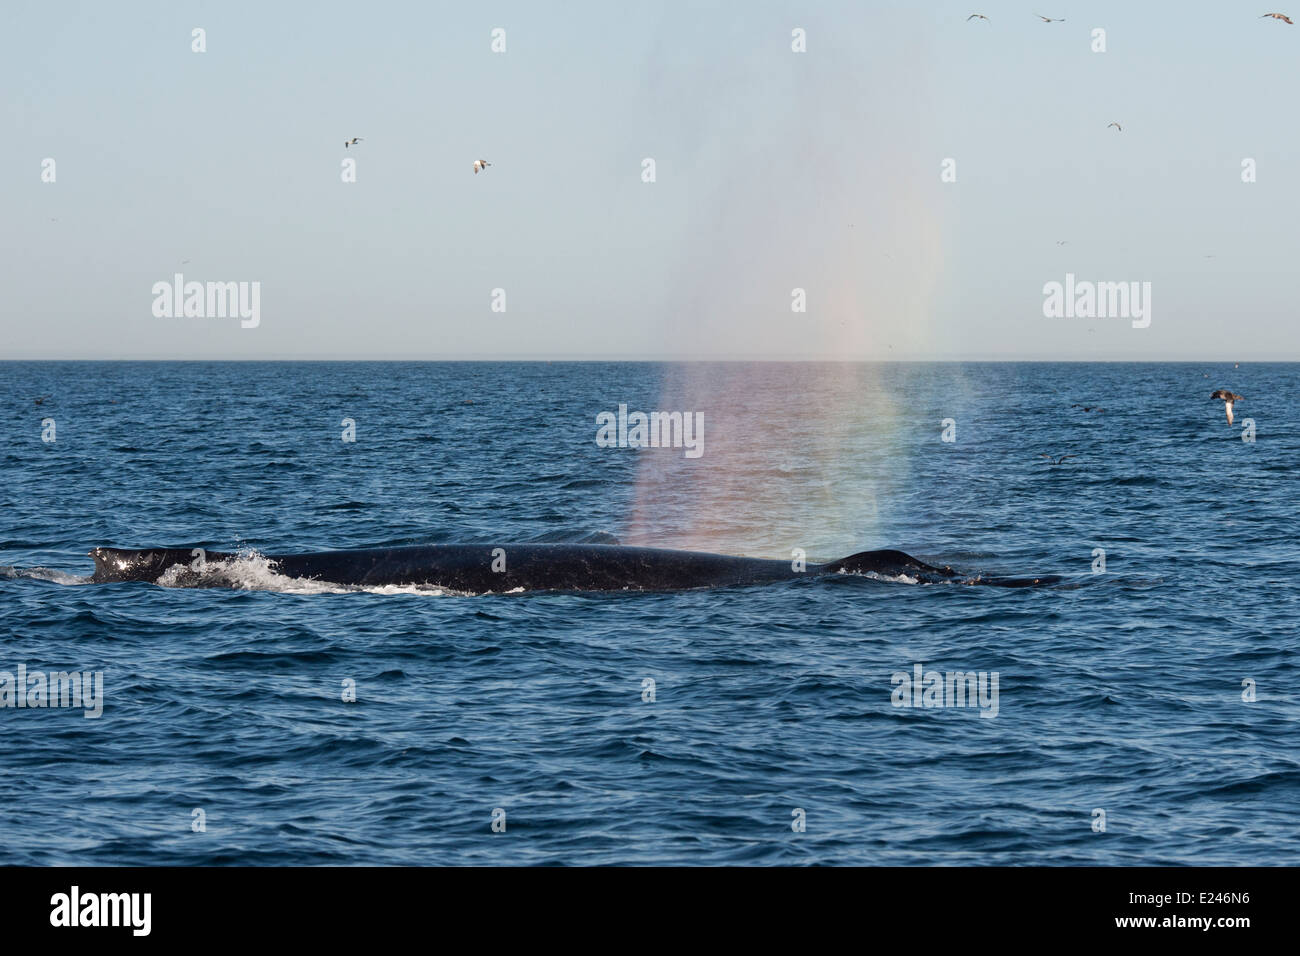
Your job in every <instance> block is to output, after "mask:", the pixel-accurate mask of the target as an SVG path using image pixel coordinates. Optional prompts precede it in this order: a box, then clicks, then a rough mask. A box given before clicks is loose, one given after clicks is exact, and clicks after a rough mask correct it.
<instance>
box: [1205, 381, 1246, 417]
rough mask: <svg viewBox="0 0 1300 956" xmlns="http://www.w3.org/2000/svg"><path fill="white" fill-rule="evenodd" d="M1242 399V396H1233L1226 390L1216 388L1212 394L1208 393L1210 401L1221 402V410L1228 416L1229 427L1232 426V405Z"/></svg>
mask: <svg viewBox="0 0 1300 956" xmlns="http://www.w3.org/2000/svg"><path fill="white" fill-rule="evenodd" d="M1244 397H1245V396H1242V395H1234V394H1232V392H1230V391H1228V390H1227V389H1226V388H1216V389H1215V390H1214V391H1213V392H1211V393H1210V400H1211V401H1213V400H1214V399H1218V400H1219V401H1221V402H1223V410H1224V411H1225V412H1226V413H1227V415H1228V424H1229V425H1231V424H1232V403H1233V402H1240V401H1242V400H1243V399H1244Z"/></svg>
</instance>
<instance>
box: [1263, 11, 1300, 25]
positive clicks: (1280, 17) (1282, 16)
mask: <svg viewBox="0 0 1300 956" xmlns="http://www.w3.org/2000/svg"><path fill="white" fill-rule="evenodd" d="M1264 17H1272V18H1273V19H1274V20H1281V21H1282V22H1283V23H1292V24H1293V23H1294V22H1295V21H1293V20H1292V19H1291V18H1290V17H1288V16H1287V15H1286V14H1285V13H1266V14H1264ZM1264 17H1260V19H1261V20H1263V19H1264Z"/></svg>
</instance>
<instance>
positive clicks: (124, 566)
mask: <svg viewBox="0 0 1300 956" xmlns="http://www.w3.org/2000/svg"><path fill="white" fill-rule="evenodd" d="M196 550H197V549H194V548H147V549H144V550H138V551H136V550H130V549H127V548H95V550H93V551H91V552H90V556H91V557H92V558H94V559H95V573H94V575H92V576H91V580H92V581H94V582H96V583H106V582H111V581H157V580H158V578H160V577H161V576H162V575H163V574H164V573H165V572H166V571H167V569H168V568H170V567H172V566H173V565H177V564H182V565H191V564H193V562H194V561H195V560H197V559H198V558H199V557H200V556H201V555H202V552H201V551H199V553H198V554H197V555H196V554H195V551H196Z"/></svg>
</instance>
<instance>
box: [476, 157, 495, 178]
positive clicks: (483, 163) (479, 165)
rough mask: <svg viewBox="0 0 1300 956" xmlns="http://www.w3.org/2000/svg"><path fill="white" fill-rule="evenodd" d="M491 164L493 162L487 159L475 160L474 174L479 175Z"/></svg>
mask: <svg viewBox="0 0 1300 956" xmlns="http://www.w3.org/2000/svg"><path fill="white" fill-rule="evenodd" d="M491 165H492V164H491V163H489V162H488V161H487V160H486V159H476V160H474V175H475V176H477V175H478V174H479V173H480V172H481V171H482V170H485V169H487V168H488V167H489V166H491Z"/></svg>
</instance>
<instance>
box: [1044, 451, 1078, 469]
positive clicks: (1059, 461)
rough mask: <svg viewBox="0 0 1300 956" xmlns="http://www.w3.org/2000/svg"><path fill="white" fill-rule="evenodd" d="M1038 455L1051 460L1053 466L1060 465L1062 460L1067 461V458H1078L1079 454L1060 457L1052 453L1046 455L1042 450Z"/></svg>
mask: <svg viewBox="0 0 1300 956" xmlns="http://www.w3.org/2000/svg"><path fill="white" fill-rule="evenodd" d="M1038 457H1039V458H1046V459H1047V460H1048V461H1050V462H1051V463H1052V465H1053V466H1055V465H1059V464H1060V463H1061V462H1063V461H1065V460H1066V459H1067V458H1078V457H1079V456H1078V455H1062V456H1061V457H1060V458H1053V457H1052V456H1051V455H1044V454H1043V453H1042V452H1039V454H1038Z"/></svg>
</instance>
